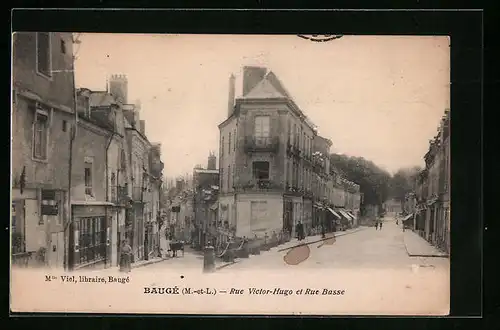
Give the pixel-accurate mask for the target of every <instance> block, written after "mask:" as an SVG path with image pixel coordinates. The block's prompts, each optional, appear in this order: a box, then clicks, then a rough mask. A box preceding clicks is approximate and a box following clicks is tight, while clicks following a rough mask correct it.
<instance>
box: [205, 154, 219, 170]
mask: <svg viewBox="0 0 500 330" xmlns="http://www.w3.org/2000/svg"><path fill="white" fill-rule="evenodd" d="M216 169H217V157H216V156H215V154H214V153H213V152H210V155H209V156H208V164H207V170H216Z"/></svg>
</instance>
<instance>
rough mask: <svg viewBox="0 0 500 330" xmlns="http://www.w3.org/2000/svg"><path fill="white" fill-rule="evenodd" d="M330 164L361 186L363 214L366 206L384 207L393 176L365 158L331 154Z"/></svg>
mask: <svg viewBox="0 0 500 330" xmlns="http://www.w3.org/2000/svg"><path fill="white" fill-rule="evenodd" d="M330 163H331V165H332V167H334V168H335V169H337V170H338V172H339V174H341V175H343V176H344V177H345V178H346V179H347V180H350V181H352V182H354V183H357V184H359V186H360V192H361V193H362V194H363V203H362V205H361V212H364V206H365V205H379V206H380V205H382V203H383V202H384V201H385V200H386V199H387V197H388V195H389V182H390V180H391V175H390V174H389V173H388V172H387V171H385V170H383V169H381V168H380V167H378V166H377V165H375V164H374V163H373V162H372V161H370V160H367V159H364V158H363V157H349V156H346V155H339V154H331V155H330Z"/></svg>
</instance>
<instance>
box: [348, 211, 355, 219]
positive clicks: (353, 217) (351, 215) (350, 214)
mask: <svg viewBox="0 0 500 330" xmlns="http://www.w3.org/2000/svg"><path fill="white" fill-rule="evenodd" d="M346 213H347V214H348V215H349V216H350V217H351V218H352V220H356V217H355V216H354V214H352V213H351V212H346Z"/></svg>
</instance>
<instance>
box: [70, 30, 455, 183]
mask: <svg viewBox="0 0 500 330" xmlns="http://www.w3.org/2000/svg"><path fill="white" fill-rule="evenodd" d="M80 40H81V44H80V45H79V46H77V60H76V84H77V86H78V87H87V88H90V89H93V90H104V89H105V86H106V77H107V76H109V75H111V74H114V73H121V74H125V75H127V77H128V86H129V91H128V95H129V102H130V103H132V102H133V101H134V100H136V99H138V100H140V101H141V103H142V110H141V114H140V116H141V119H145V120H146V134H147V136H148V138H149V140H150V141H152V142H161V143H162V158H163V161H164V163H165V170H164V172H165V175H166V176H168V177H173V176H177V175H182V174H185V173H191V172H192V168H193V167H194V166H195V165H196V164H202V165H204V166H206V161H207V156H208V154H209V151H210V150H214V151H216V152H217V154H218V145H219V143H218V141H219V131H218V128H217V125H218V124H219V123H221V122H222V121H223V120H225V119H226V116H227V100H228V81H229V76H230V74H231V73H234V74H235V75H236V79H237V82H236V88H237V96H238V94H240V95H241V71H242V67H243V66H244V65H261V66H266V67H268V68H269V69H271V70H272V71H273V72H275V73H276V75H277V76H278V77H279V79H280V80H281V81H282V83H283V84H284V86H285V88H286V89H287V90H288V91H289V92H290V94H291V95H292V97H293V98H294V100H295V102H296V103H297V104H298V105H299V107H300V108H301V109H302V111H303V112H304V113H305V114H306V115H307V116H308V117H309V118H310V119H311V120H312V121H313V122H314V123H315V124H316V125H317V126H318V127H319V133H320V134H321V135H322V136H325V137H328V138H330V139H331V140H332V141H333V147H332V151H333V152H337V153H343V154H347V155H350V156H361V157H364V158H366V159H369V160H372V161H373V162H374V163H375V164H377V165H379V166H380V167H382V168H384V169H386V170H387V171H389V172H395V171H396V170H397V169H399V168H401V167H410V166H414V165H423V159H422V157H423V155H424V154H425V152H426V151H427V148H428V141H429V139H431V138H432V137H433V136H434V135H435V134H436V130H437V126H438V123H439V121H440V119H441V117H442V115H443V114H444V110H445V108H449V98H450V92H449V82H450V52H449V40H448V38H447V37H416V36H415V37H407V36H401V37H397V36H379V37H375V36H344V37H342V38H341V39H337V40H333V41H329V42H324V43H317V42H311V41H308V40H304V39H302V38H299V37H297V36H242V35H241V36H231V35H218V36H215V35H124V34H81V35H80Z"/></svg>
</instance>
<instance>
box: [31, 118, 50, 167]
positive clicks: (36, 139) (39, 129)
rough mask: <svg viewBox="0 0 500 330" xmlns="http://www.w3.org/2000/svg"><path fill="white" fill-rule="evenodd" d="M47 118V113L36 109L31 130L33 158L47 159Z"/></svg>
mask: <svg viewBox="0 0 500 330" xmlns="http://www.w3.org/2000/svg"><path fill="white" fill-rule="evenodd" d="M48 119H49V118H48V113H45V112H39V111H38V110H37V111H36V113H35V124H34V132H33V133H34V134H33V158H36V159H41V160H45V159H47V137H48V133H49V129H48V128H49V125H48V124H49V120H48Z"/></svg>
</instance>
